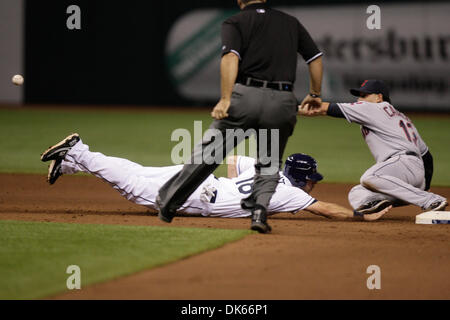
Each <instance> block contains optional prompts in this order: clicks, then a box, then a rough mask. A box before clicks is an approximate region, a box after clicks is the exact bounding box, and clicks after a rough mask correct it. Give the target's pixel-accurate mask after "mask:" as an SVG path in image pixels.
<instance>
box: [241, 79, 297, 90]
mask: <svg viewBox="0 0 450 320" xmlns="http://www.w3.org/2000/svg"><path fill="white" fill-rule="evenodd" d="M239 83H240V84H243V85H244V86H250V87H257V88H269V89H274V90H279V91H292V90H293V89H294V86H293V85H292V83H290V82H286V81H273V82H270V81H266V80H259V79H255V78H244V80H242V81H239Z"/></svg>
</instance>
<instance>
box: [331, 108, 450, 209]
mask: <svg viewBox="0 0 450 320" xmlns="http://www.w3.org/2000/svg"><path fill="white" fill-rule="evenodd" d="M337 105H338V107H339V108H340V110H341V111H342V113H343V114H344V116H345V118H346V119H347V121H349V122H354V123H358V124H360V125H361V132H362V134H363V137H364V139H365V141H366V143H367V145H368V147H369V149H370V151H371V152H372V154H373V156H374V158H375V161H376V164H375V165H373V166H372V167H370V168H369V169H368V170H367V171H366V172H365V173H364V174H363V175H362V177H361V179H360V183H361V184H359V185H357V186H355V187H353V188H352V190H351V191H350V193H349V195H348V199H349V202H350V204H351V206H352V207H353V208H354V209H357V208H359V207H360V206H362V205H364V204H367V203H369V202H371V201H375V200H389V201H391V202H392V203H393V204H394V205H397V206H398V205H405V204H414V205H417V206H419V207H421V208H422V209H424V210H426V209H427V208H429V207H430V205H431V204H432V203H434V202H435V201H443V200H445V198H443V197H441V196H439V195H437V194H434V193H431V192H426V191H424V189H425V171H424V164H423V161H422V156H423V155H425V154H426V153H427V152H428V147H427V145H426V144H425V142H424V141H423V140H422V138H421V137H420V135H419V133H418V131H417V129H416V127H415V126H414V124H413V123H412V121H411V120H410V119H409V118H408V117H407V116H405V115H404V114H403V113H401V112H399V111H397V110H396V109H395V108H394V107H393V106H392V105H390V104H389V103H388V102H381V103H370V102H355V103H338V104H337Z"/></svg>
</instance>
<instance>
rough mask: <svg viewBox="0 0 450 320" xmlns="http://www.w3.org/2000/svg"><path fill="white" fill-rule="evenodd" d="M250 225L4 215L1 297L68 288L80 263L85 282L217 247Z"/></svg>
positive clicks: (0, 227)
mask: <svg viewBox="0 0 450 320" xmlns="http://www.w3.org/2000/svg"><path fill="white" fill-rule="evenodd" d="M250 233H251V231H247V230H223V229H198V228H167V227H150V226H146V227H143V226H112V225H88V224H64V223H47V222H22V221H0V243H1V246H0V299H34V298H42V297H46V296H49V295H53V294H57V293H60V292H64V291H65V290H68V289H67V286H66V281H67V279H68V277H69V276H70V274H67V273H66V270H67V267H68V266H70V265H77V266H79V267H80V269H81V288H83V287H84V286H86V285H88V284H92V283H96V282H101V281H106V280H109V279H112V278H116V277H119V276H124V275H127V274H132V273H134V272H137V271H140V270H144V269H148V268H152V267H156V266H160V265H163V264H167V263H169V262H173V261H176V260H179V259H182V258H185V257H188V256H191V255H193V254H197V253H199V252H202V251H206V250H211V249H214V248H218V247H220V246H222V245H224V244H225V243H227V242H230V241H236V240H238V239H241V238H242V237H244V236H245V235H248V234H250Z"/></svg>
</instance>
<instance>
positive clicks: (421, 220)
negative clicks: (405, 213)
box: [416, 211, 450, 224]
mask: <svg viewBox="0 0 450 320" xmlns="http://www.w3.org/2000/svg"><path fill="white" fill-rule="evenodd" d="M416 224H450V211H428V212H424V213H421V214H418V215H417V216H416Z"/></svg>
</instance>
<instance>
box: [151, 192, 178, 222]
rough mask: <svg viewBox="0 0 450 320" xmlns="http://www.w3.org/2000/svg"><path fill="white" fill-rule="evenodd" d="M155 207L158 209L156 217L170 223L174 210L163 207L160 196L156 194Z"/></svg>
mask: <svg viewBox="0 0 450 320" xmlns="http://www.w3.org/2000/svg"><path fill="white" fill-rule="evenodd" d="M156 208H157V209H158V218H159V220H161V221H164V222H167V223H171V222H172V220H173V218H174V217H175V213H176V211H173V210H169V209H168V208H167V207H164V206H163V204H162V202H161V197H160V196H159V195H158V196H156Z"/></svg>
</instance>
